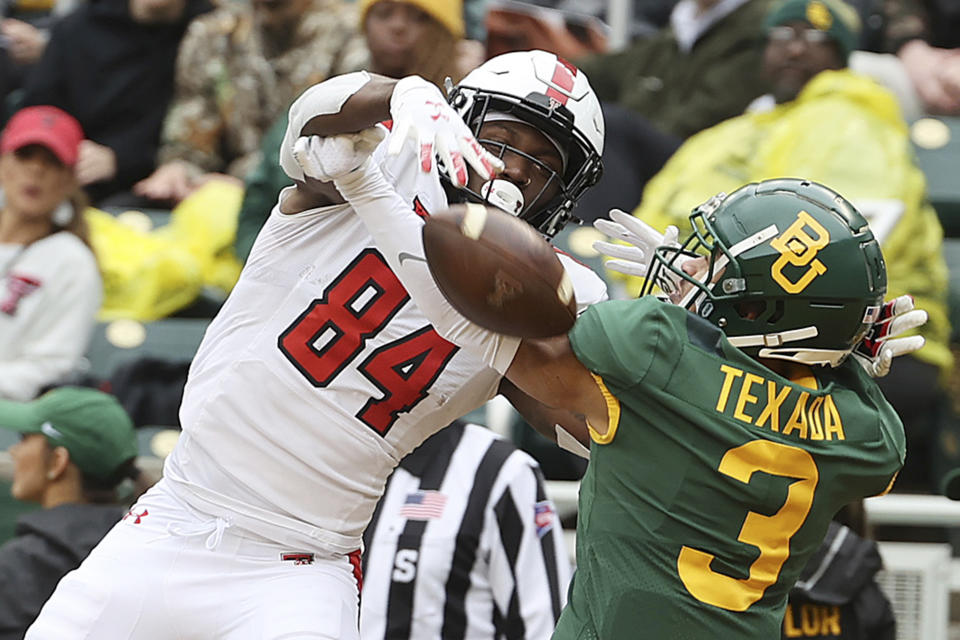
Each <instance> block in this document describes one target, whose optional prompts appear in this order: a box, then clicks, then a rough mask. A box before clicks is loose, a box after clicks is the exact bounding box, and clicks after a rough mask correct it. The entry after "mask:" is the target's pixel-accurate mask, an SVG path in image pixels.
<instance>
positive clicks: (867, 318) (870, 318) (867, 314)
mask: <svg viewBox="0 0 960 640" xmlns="http://www.w3.org/2000/svg"><path fill="white" fill-rule="evenodd" d="M879 317H880V306H879V305H872V306H869V307H867V310H866V311H864V313H863V323H864V324H873V323H874V322H876V321H877V318H879Z"/></svg>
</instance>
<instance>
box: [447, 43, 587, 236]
mask: <svg viewBox="0 0 960 640" xmlns="http://www.w3.org/2000/svg"><path fill="white" fill-rule="evenodd" d="M448 100H449V101H450V104H451V105H452V106H453V107H454V108H455V109H456V110H457V112H458V113H460V115H461V116H462V117H463V120H464V122H466V123H467V125H468V126H469V127H470V129H471V130H472V131H473V132H474V134H475V135H476V134H479V131H480V127H481V126H483V123H484V119H485V118H486V116H487V114H488V113H496V114H508V115H509V116H513V117H515V118H517V119H519V120H521V121H523V122H525V123H527V124H529V125H531V126H533V127H535V128H537V129H538V130H540V131H541V132H543V133H544V134H546V135H547V136H549V137H550V138H551V139H552V140H553V141H554V142H556V143H557V144H558V145H559V146H560V147H561V153H562V154H563V156H564V157H565V159H566V161H565V168H564V171H563V175H557V174H556V172H554V171H551V170H550V169H549V167H546V165H544V164H543V163H542V162H540V161H539V160H537V159H536V158H534V157H532V156H529V155H528V154H525V153H523V152H522V151H520V150H519V149H516V148H513V147H508V146H507V145H503V144H500V143H495V142H492V141H484V140H480V142H481V143H483V144H484V145H485V146H487V148H488V149H492V150H493V151H494V153H497V149H498V148H499V154H500V155H501V157H502V155H503V153H504V152H505V151H506V150H507V149H509V150H510V151H511V152H512V153H516V154H518V155H521V156H523V157H525V158H527V159H528V160H529V161H531V162H534V163H536V164H538V165H540V166H542V167H544V169H546V170H547V171H550V173H551V174H552V175H551V178H550V179H549V180H548V182H547V184H546V185H545V186H544V190H546V189H547V188H548V187H550V186H552V185H553V184H555V182H554V181H559V182H560V190H559V193H558V194H557V196H556V197H555V198H553V199H552V200H551V201H550V202H549V203H547V205H546V206H543V207H539V206H538V207H537V210H536V211H532V210H530V209H531V208H530V205H529V204H528V205H524V208H523V209H521V211H520V212H519V213H518V215H519V217H520V218H522V219H523V220H525V221H526V222H528V223H529V224H530V225H532V226H533V227H535V228H536V229H538V230H539V231H540V232H541V233H543V234H544V235H546V236H547V237H552V236H553V235H554V234H555V233H557V231H559V230H560V229H561V228H563V225H564V224H566V222H567V221H568V220H569V219H570V217H571V215H572V211H573V207H574V205H576V203H577V200H578V199H579V198H580V196H581V195H582V194H583V192H584V191H586V189H587V188H589V187H590V186H592V185H593V184H595V183H596V182H597V180H599V179H600V174H601V173H602V171H603V166H602V163H601V161H600V156H601V154H602V153H603V133H604V124H603V112H602V111H601V110H600V101H599V100H598V99H597V96H596V94H595V93H594V92H593V89H591V88H590V82H589V81H588V80H587V77H586V76H585V75H584V74H583V72H581V71H580V70H578V69H577V68H576V67H575V66H573V65H572V64H570V63H569V62H567V61H566V60H564V59H563V58H561V57H559V56H557V55H554V54H552V53H548V52H546V51H516V52H512V53H505V54H503V55H499V56H497V57H495V58H491V59H490V60H488V61H487V62H485V63H483V64H482V65H480V66H479V67H477V68H476V69H474V70H473V71H471V72H470V73H469V74H468V75H467V76H466V77H465V78H464V79H463V80H462V81H461V82H460V83H459V84H458V85H457V86H456V87H453V88H452V89H451V90H450V91H449V96H448ZM477 137H478V139H479V135H478V136H477ZM442 175H443V173H442V172H441V176H442ZM461 191H466V193H467V197H468V199H471V200H476V201H478V202H488V198H489V193H488V194H486V195H481V194H480V193H476V192H475V191H473V190H471V189H468V188H466V187H464V188H462V189H461ZM541 193H542V191H541ZM538 199H539V197H537V198H534V199H532V201H531V202H536V201H537V200H538Z"/></svg>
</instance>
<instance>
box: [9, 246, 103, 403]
mask: <svg viewBox="0 0 960 640" xmlns="http://www.w3.org/2000/svg"><path fill="white" fill-rule="evenodd" d="M38 294H39V297H37V298H36V299H31V300H29V304H30V312H29V313H25V314H24V321H25V322H29V323H30V331H29V333H28V335H27V336H26V337H25V339H24V341H23V344H22V348H21V351H20V354H19V357H17V358H16V359H14V360H7V361H3V362H0V398H9V399H13V400H30V399H32V398H33V397H35V396H36V394H37V392H38V391H39V390H40V388H41V387H43V386H44V385H46V384H49V383H51V382H55V381H56V380H57V379H58V378H60V377H62V376H65V375H66V374H68V373H69V372H70V371H72V370H73V368H74V367H76V366H77V363H78V362H79V359H80V357H81V356H82V355H83V353H84V352H85V351H86V349H87V345H88V343H89V340H90V336H91V334H92V332H93V326H94V324H95V323H96V313H97V310H98V309H99V308H100V302H101V300H102V296H103V291H102V285H101V281H100V274H99V272H98V271H97V268H96V264H95V263H94V262H93V260H90V261H89V262H85V263H84V264H79V263H78V262H73V261H70V262H67V261H64V262H63V263H61V265H60V271H59V273H57V274H56V275H55V276H53V277H51V278H50V281H49V284H47V285H46V286H44V287H42V288H41V289H40V290H39V291H38ZM31 297H32V296H31ZM24 304H26V301H24Z"/></svg>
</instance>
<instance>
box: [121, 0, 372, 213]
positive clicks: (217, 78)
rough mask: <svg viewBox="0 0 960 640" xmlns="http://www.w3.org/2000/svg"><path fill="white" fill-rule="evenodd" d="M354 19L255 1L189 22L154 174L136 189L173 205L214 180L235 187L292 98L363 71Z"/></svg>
mask: <svg viewBox="0 0 960 640" xmlns="http://www.w3.org/2000/svg"><path fill="white" fill-rule="evenodd" d="M355 12H356V10H355V8H354V6H353V4H352V3H349V2H345V1H344V0H289V1H288V2H285V3H276V2H268V1H267V0H252V2H251V3H249V4H248V3H228V4H226V5H224V6H222V7H221V8H219V9H217V10H215V11H213V12H211V13H210V14H207V15H205V16H202V17H200V18H198V19H197V20H195V21H194V22H193V23H192V24H191V25H190V28H189V29H188V31H187V34H186V36H185V37H184V39H183V42H182V44H181V46H180V51H179V54H178V58H177V73H176V87H175V94H174V100H173V103H172V104H171V106H170V110H169V112H168V114H167V118H166V121H165V122H164V127H163V140H162V143H161V147H160V152H159V155H158V168H157V170H156V171H154V173H153V174H152V175H150V176H149V177H147V178H146V179H144V180H142V181H141V182H139V183H137V185H136V186H135V188H134V190H135V191H136V192H137V193H138V194H139V195H141V196H144V197H146V198H149V199H151V200H155V201H161V202H166V203H168V204H173V203H176V202H179V201H180V200H182V199H183V198H184V197H186V196H187V195H188V194H189V193H190V192H191V191H193V189H195V188H196V187H197V186H199V185H200V184H202V183H203V182H204V181H206V180H207V179H209V178H210V177H213V176H215V175H216V174H221V175H220V177H226V176H229V177H231V178H234V179H237V180H238V181H239V180H241V179H242V178H243V177H244V176H245V175H246V173H247V172H248V171H249V170H250V169H251V168H252V167H253V166H255V165H256V163H257V160H258V159H259V155H258V153H259V148H260V141H261V138H262V137H263V134H264V132H265V131H266V130H267V129H268V128H269V126H270V125H271V124H272V123H273V121H274V120H276V118H277V117H278V116H279V115H280V113H281V111H282V110H283V109H284V108H285V107H286V106H287V105H289V104H290V103H291V102H292V101H293V100H294V98H296V97H297V96H298V95H299V94H300V93H301V92H302V91H303V90H304V89H306V88H307V87H309V86H312V85H314V84H316V83H318V82H320V81H322V80H324V79H325V78H327V77H329V76H332V75H336V74H339V73H343V72H346V71H350V70H354V69H357V68H360V67H362V66H363V65H364V64H365V62H366V60H367V51H366V47H365V45H364V42H363V38H362V37H361V36H360V34H359V33H358V30H357V17H356V13H355ZM223 174H226V176H224V175H223Z"/></svg>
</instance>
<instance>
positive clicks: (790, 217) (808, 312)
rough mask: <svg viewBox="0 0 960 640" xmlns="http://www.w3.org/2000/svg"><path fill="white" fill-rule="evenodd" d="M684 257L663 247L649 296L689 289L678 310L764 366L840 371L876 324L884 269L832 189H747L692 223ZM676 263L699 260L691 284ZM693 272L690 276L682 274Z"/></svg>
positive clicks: (793, 183)
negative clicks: (663, 287)
mask: <svg viewBox="0 0 960 640" xmlns="http://www.w3.org/2000/svg"><path fill="white" fill-rule="evenodd" d="M690 221H691V223H692V224H693V228H694V232H693V234H691V235H690V237H689V238H688V239H687V240H686V242H685V243H684V244H683V246H682V247H680V248H677V247H660V248H659V249H658V250H657V251H656V253H655V255H654V259H653V265H652V269H651V274H650V278H648V279H647V282H646V283H645V285H644V293H645V294H646V293H649V292H651V291H652V290H653V287H654V286H655V285H656V284H658V283H659V282H664V281H665V280H669V278H667V276H668V275H669V276H671V277H672V280H674V281H679V280H680V279H682V281H684V282H686V283H687V284H688V285H689V287H688V290H687V292H686V293H685V294H684V296H683V299H682V300H679V304H681V305H682V306H685V307H686V308H687V309H689V310H691V311H693V312H694V313H696V314H697V315H699V316H700V317H702V318H705V319H706V320H708V321H709V322H710V323H711V324H714V325H716V326H718V327H719V328H720V329H722V330H723V332H724V333H725V334H726V335H727V338H728V340H729V341H730V343H731V344H733V345H734V346H737V347H739V348H740V349H742V350H744V351H745V352H747V353H748V354H750V355H752V356H755V357H761V358H774V359H781V360H790V361H795V362H801V363H804V364H810V365H831V366H839V365H840V364H841V363H842V362H843V360H844V359H845V358H846V357H847V356H848V355H849V353H850V352H851V351H852V350H853V348H854V347H855V346H856V345H857V343H858V342H859V341H860V340H861V339H862V338H863V336H864V334H865V333H866V331H867V330H868V329H869V328H870V326H871V325H872V323H873V321H874V320H875V319H876V317H877V315H878V314H879V311H880V307H881V306H882V304H883V297H884V295H885V294H886V267H885V265H884V262H883V256H882V253H881V251H880V246H879V244H878V243H877V241H876V239H875V238H874V237H873V234H872V232H871V231H870V229H869V227H868V225H867V222H866V220H865V219H864V218H863V217H862V216H861V215H860V213H859V212H857V210H856V209H855V208H854V207H853V205H851V204H850V203H849V202H847V201H846V200H844V199H843V198H842V197H841V196H839V195H838V194H836V193H835V192H833V191H831V190H830V189H828V188H826V187H824V186H822V185H819V184H816V183H811V182H808V181H801V180H795V179H779V180H768V181H765V182H762V183H755V184H750V185H747V186H745V187H742V188H740V189H738V190H737V191H735V192H734V193H732V194H731V195H730V196H729V197H723V194H721V195H720V196H717V197H715V198H712V199H711V200H710V201H708V202H707V203H705V204H703V205H701V206H700V207H697V208H696V209H694V211H693V213H692V214H691V216H690ZM680 256H684V257H687V258H689V257H691V256H698V257H699V258H700V262H698V263H688V264H697V265H699V266H701V267H702V268H701V269H700V270H699V271H698V273H696V274H695V275H690V274H688V273H686V272H684V271H683V269H681V268H680V267H679V262H680ZM688 269H689V267H688Z"/></svg>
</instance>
